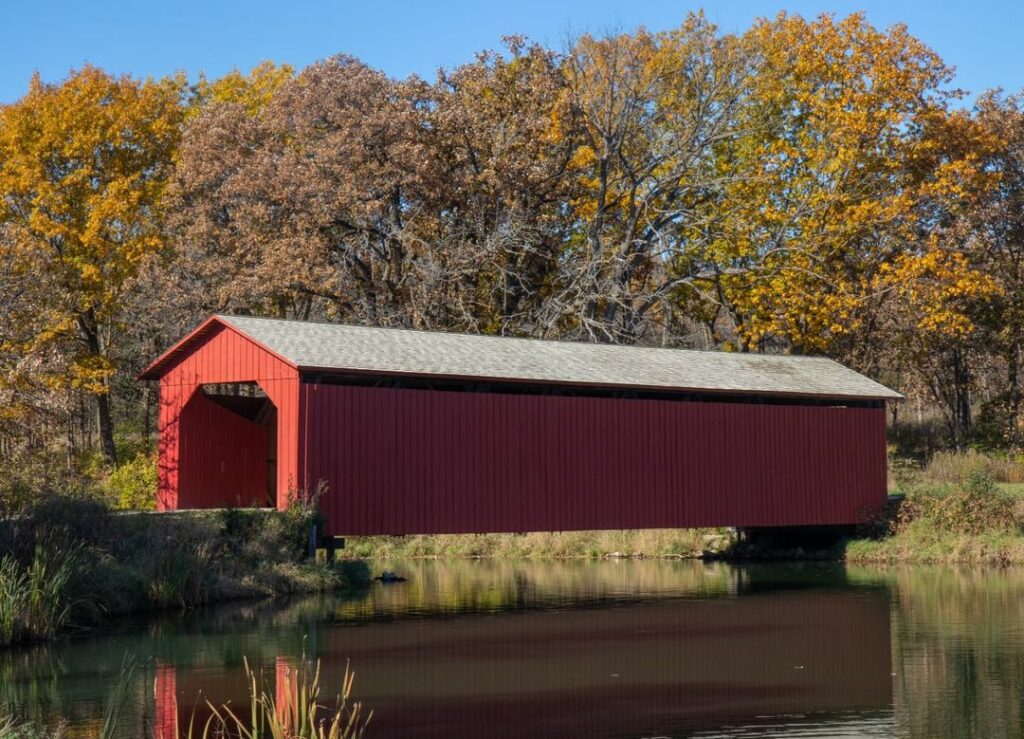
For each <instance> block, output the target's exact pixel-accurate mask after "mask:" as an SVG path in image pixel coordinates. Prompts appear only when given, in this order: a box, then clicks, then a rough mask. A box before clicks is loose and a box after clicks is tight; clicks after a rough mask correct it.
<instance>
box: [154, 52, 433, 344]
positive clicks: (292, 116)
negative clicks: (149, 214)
mask: <svg viewBox="0 0 1024 739" xmlns="http://www.w3.org/2000/svg"><path fill="white" fill-rule="evenodd" d="M416 89H417V86H416V85H415V84H413V83H411V84H410V85H409V86H407V87H403V86H399V85H397V84H396V83H394V82H392V81H391V80H389V79H388V78H387V77H386V76H385V75H383V74H382V73H380V72H378V71H376V70H372V69H370V68H369V67H367V66H366V65H364V64H362V63H360V62H358V61H356V60H354V59H351V58H348V57H338V58H334V59H330V60H327V61H325V62H321V63H318V64H315V65H313V66H311V67H309V68H307V69H306V70H304V71H303V72H302V74H300V75H299V76H298V77H296V78H295V79H294V80H291V81H290V82H288V83H287V84H285V85H283V86H282V87H281V88H280V90H278V91H277V92H276V93H275V94H274V96H273V98H272V99H271V101H270V102H268V103H267V105H266V106H265V107H263V108H262V109H261V110H260V111H259V112H258V113H257V114H256V115H252V114H250V111H249V110H247V109H246V107H245V106H244V105H242V104H240V103H237V102H231V101H229V102H219V101H213V102H211V103H210V104H209V105H207V106H206V108H205V109H204V110H203V111H202V112H201V113H200V114H199V115H198V116H197V117H196V118H195V119H193V120H192V121H191V122H190V123H189V125H188V127H187V129H186V131H185V134H184V140H183V145H182V150H181V156H180V160H179V163H178V167H177V173H176V177H175V183H174V187H173V188H172V190H171V195H170V200H169V203H170V204H171V208H172V209H173V211H174V217H173V218H172V219H171V224H170V225H171V229H172V234H173V237H174V241H175V244H176V246H177V248H178V250H179V254H180V257H181V260H182V262H181V268H182V272H183V274H184V277H185V279H186V280H191V281H192V284H197V285H204V286H205V287H206V292H205V294H204V295H202V296H201V297H202V299H203V306H204V308H205V309H206V310H211V309H212V310H227V311H232V310H234V311H256V312H263V313H273V314H277V315H281V316H295V317H308V316H309V315H311V312H312V311H313V310H314V309H316V310H319V311H327V312H328V313H329V314H330V315H333V316H345V317H365V318H366V319H369V320H372V321H375V322H380V323H385V324H387V323H391V322H394V321H395V318H394V317H395V316H396V315H399V314H401V313H402V312H403V310H404V308H403V305H404V303H405V302H407V300H408V281H407V279H406V272H407V267H408V264H409V261H410V259H411V255H412V252H413V250H414V249H415V239H413V238H412V237H411V236H410V235H409V232H408V230H407V225H408V221H409V220H410V219H411V218H412V217H414V214H415V213H416V212H417V202H418V195H417V191H418V189H419V190H422V186H421V185H422V182H423V172H424V170H423V169H422V168H421V167H419V156H418V154H417V152H418V151H419V150H420V149H421V148H422V144H421V142H419V141H418V140H417V137H416V132H417V114H416V110H415V98H416ZM431 186H433V187H439V186H440V182H438V181H435V182H432V183H431Z"/></svg>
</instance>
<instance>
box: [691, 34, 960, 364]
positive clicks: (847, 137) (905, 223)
mask: <svg viewBox="0 0 1024 739" xmlns="http://www.w3.org/2000/svg"><path fill="white" fill-rule="evenodd" d="M745 39H746V42H747V44H748V46H749V50H750V53H751V54H752V55H753V56H754V59H755V65H756V68H757V71H756V74H755V75H753V76H752V78H751V79H752V83H751V88H750V91H749V99H748V100H747V101H746V103H745V105H744V106H743V107H742V109H741V112H740V116H741V117H740V120H739V122H738V125H737V129H738V130H740V131H743V132H744V133H743V135H741V136H739V137H737V138H735V139H732V140H729V141H727V142H723V143H722V144H721V145H720V146H719V147H718V155H717V157H716V158H717V159H718V161H719V167H720V171H721V175H722V182H723V183H725V184H724V188H723V193H722V198H721V200H720V202H721V203H724V204H725V209H724V210H723V212H722V213H721V214H720V216H719V217H718V218H717V221H716V222H717V224H718V228H717V238H716V240H715V242H714V244H713V245H712V248H711V249H710V251H709V255H710V257H711V260H712V261H713V263H714V264H715V266H716V269H715V272H716V275H715V278H714V279H713V280H711V281H709V282H708V283H707V284H706V286H705V289H706V291H707V292H708V293H711V294H714V295H716V296H718V297H719V298H720V299H722V300H723V301H724V303H725V304H727V305H728V307H729V309H730V311H731V314H732V318H733V320H734V322H735V332H736V335H737V341H738V342H739V343H740V345H741V348H756V347H763V346H766V345H771V344H772V343H775V344H781V345H782V346H784V347H789V348H792V349H794V350H796V351H810V352H829V353H833V354H838V355H844V356H845V358H847V359H852V358H853V357H854V356H855V355H856V353H857V350H856V348H855V347H854V346H852V344H853V343H854V342H853V341H852V339H851V337H853V336H857V335H858V332H859V335H860V342H859V343H860V344H861V345H862V346H863V345H864V343H865V341H869V340H870V339H867V338H866V337H867V336H868V333H869V332H870V329H871V327H872V326H874V325H875V322H874V320H873V318H874V314H875V313H876V312H877V311H878V310H879V309H880V308H881V306H882V305H883V304H884V298H883V296H884V286H881V288H880V284H879V280H880V277H882V276H883V275H881V273H880V272H879V270H880V269H881V268H882V266H883V265H893V264H894V263H895V261H896V260H897V259H898V258H899V257H901V255H904V254H905V253H906V252H907V250H908V245H913V244H915V243H917V242H918V241H919V239H920V228H921V223H920V220H919V211H918V209H917V204H918V202H919V193H918V191H917V189H918V187H919V184H920V182H919V174H918V172H916V171H915V168H914V167H913V166H912V165H913V164H914V162H915V161H917V160H918V159H919V158H920V151H921V149H922V147H925V146H927V143H926V142H925V141H924V139H923V137H922V136H921V135H920V133H921V127H922V120H923V119H925V118H927V117H928V116H931V115H938V114H941V113H942V112H943V111H944V109H945V103H946V100H947V98H948V96H947V95H946V94H945V93H944V92H943V91H942V90H943V85H944V84H945V83H946V82H948V80H949V79H950V70H949V69H948V68H947V67H946V66H945V65H944V64H943V62H942V60H941V59H940V58H939V57H938V56H937V55H936V54H935V53H934V52H932V51H931V50H930V49H928V48H927V47H926V46H925V45H924V44H922V43H921V42H920V41H918V40H917V39H915V38H914V37H912V36H910V35H909V34H908V33H907V31H906V29H905V28H904V27H902V26H895V27H893V28H890V29H888V30H887V31H879V30H877V29H875V28H873V27H872V26H871V25H870V24H869V23H867V21H866V20H865V18H864V16H863V15H862V14H855V15H851V16H849V17H847V18H845V19H842V20H836V19H835V18H833V17H832V16H828V15H823V16H821V17H819V18H817V19H816V20H813V21H808V20H805V19H803V18H801V17H799V16H789V15H785V14H782V15H780V16H778V17H777V18H775V19H774V20H771V21H767V20H765V21H761V22H759V23H757V24H756V25H755V26H754V27H753V28H752V29H751V30H750V31H748V32H747V34H746V35H745ZM911 248H912V247H911ZM889 274H895V273H892V272H890V273H889ZM907 275H909V273H906V272H904V276H907ZM901 279H902V278H901ZM880 289H881V290H882V291H881V292H880ZM854 361H856V360H854Z"/></svg>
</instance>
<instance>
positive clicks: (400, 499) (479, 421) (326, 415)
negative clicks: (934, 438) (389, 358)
mask: <svg viewBox="0 0 1024 739" xmlns="http://www.w3.org/2000/svg"><path fill="white" fill-rule="evenodd" d="M302 393H303V402H302V406H303V413H304V419H303V424H302V427H303V428H302V430H303V435H302V442H301V445H302V446H301V448H302V455H303V458H304V465H303V466H304V469H305V473H306V474H305V476H304V480H305V482H306V485H307V486H309V487H312V486H313V485H314V484H315V483H316V481H317V480H318V479H323V480H324V481H326V483H327V485H328V488H329V492H328V494H327V496H326V497H325V499H324V501H323V503H322V507H323V508H324V510H325V513H326V516H327V521H328V528H329V529H330V531H331V533H336V534H351V535H358V534H384V533H387V534H414V533H466V532H501V531H549V530H550V531H562V530H585V529H629V528H664V527H686V526H796V525H816V524H818V525H820V524H850V523H857V522H858V521H860V520H862V516H863V514H864V512H865V511H866V510H878V509H879V508H880V507H881V506H882V504H883V503H884V500H885V495H886V468H885V417H884V410H883V409H881V408H847V407H824V406H798V405H757V404H744V403H691V402H673V401H661V400H627V399H618V398H614V399H613V398H594V397H559V396H535V395H501V394H484V393H457V392H437V391H427V390H395V389H384V388H367V387H354V386H343V385H322V384H304V385H303V386H302Z"/></svg>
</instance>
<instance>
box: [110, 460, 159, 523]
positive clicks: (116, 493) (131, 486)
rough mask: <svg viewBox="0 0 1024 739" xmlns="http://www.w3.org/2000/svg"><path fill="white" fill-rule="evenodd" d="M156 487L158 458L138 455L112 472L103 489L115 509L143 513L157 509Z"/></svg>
mask: <svg viewBox="0 0 1024 739" xmlns="http://www.w3.org/2000/svg"><path fill="white" fill-rule="evenodd" d="M156 485H157V466H156V457H155V456H152V455H149V454H138V455H137V456H136V457H135V458H134V459H132V460H131V461H130V462H126V463H125V464H123V465H121V466H120V467H118V468H117V469H115V470H114V471H113V472H111V473H110V476H109V477H107V479H106V480H105V481H104V482H103V485H102V489H103V492H104V495H105V497H106V498H107V500H109V501H110V503H111V505H113V506H114V507H115V508H121V509H126V510H137V511H142V510H153V509H154V508H156Z"/></svg>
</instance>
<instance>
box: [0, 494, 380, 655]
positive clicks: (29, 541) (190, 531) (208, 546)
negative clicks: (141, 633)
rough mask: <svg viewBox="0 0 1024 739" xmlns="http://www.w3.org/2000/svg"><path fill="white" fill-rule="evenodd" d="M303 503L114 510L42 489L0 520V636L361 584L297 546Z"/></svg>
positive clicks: (303, 526) (359, 573)
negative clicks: (270, 507) (33, 500)
mask: <svg viewBox="0 0 1024 739" xmlns="http://www.w3.org/2000/svg"><path fill="white" fill-rule="evenodd" d="M312 515H313V514H312V512H311V511H309V510H307V509H304V508H302V507H300V506H295V507H294V509H292V510H289V511H287V512H284V513H278V512H274V511H260V510H245V509H239V510H230V511H210V512H183V513H179V514H173V515H152V514H125V513H114V512H112V511H110V510H109V509H108V508H106V507H105V506H103V505H102V504H99V503H96V502H90V501H76V500H70V499H67V498H53V499H51V500H46V501H43V502H41V503H40V504H38V505H37V506H35V507H34V508H33V509H31V510H29V511H28V512H27V513H26V514H25V515H23V516H19V517H17V518H13V519H7V520H4V521H0V646H2V645H4V644H10V643H15V642H20V641H29V640H38V639H48V638H51V637H53V636H54V635H56V634H58V633H61V632H63V631H66V630H68V629H72V628H83V627H88V626H91V625H94V624H98V623H101V622H102V621H104V620H105V619H107V618H109V617H111V616H113V615H116V614H121V613H127V612H131V611H140V610H151V609H168V608H188V607H191V606H196V605H200V604H205V603H212V602H215V601H223V600H229V599H237V598H256V597H266V596H273V595H281V594H287V593H302V592H318V591H328V590H338V589H344V588H354V587H360V586H363V585H365V584H366V583H368V581H369V571H368V569H367V568H366V566H365V565H364V564H361V563H357V562H340V563H337V564H333V565H328V564H323V563H321V564H317V563H316V562H314V561H309V560H307V559H306V558H305V553H306V546H307V544H306V543H307V541H308V532H309V525H310V521H311V517H312Z"/></svg>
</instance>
